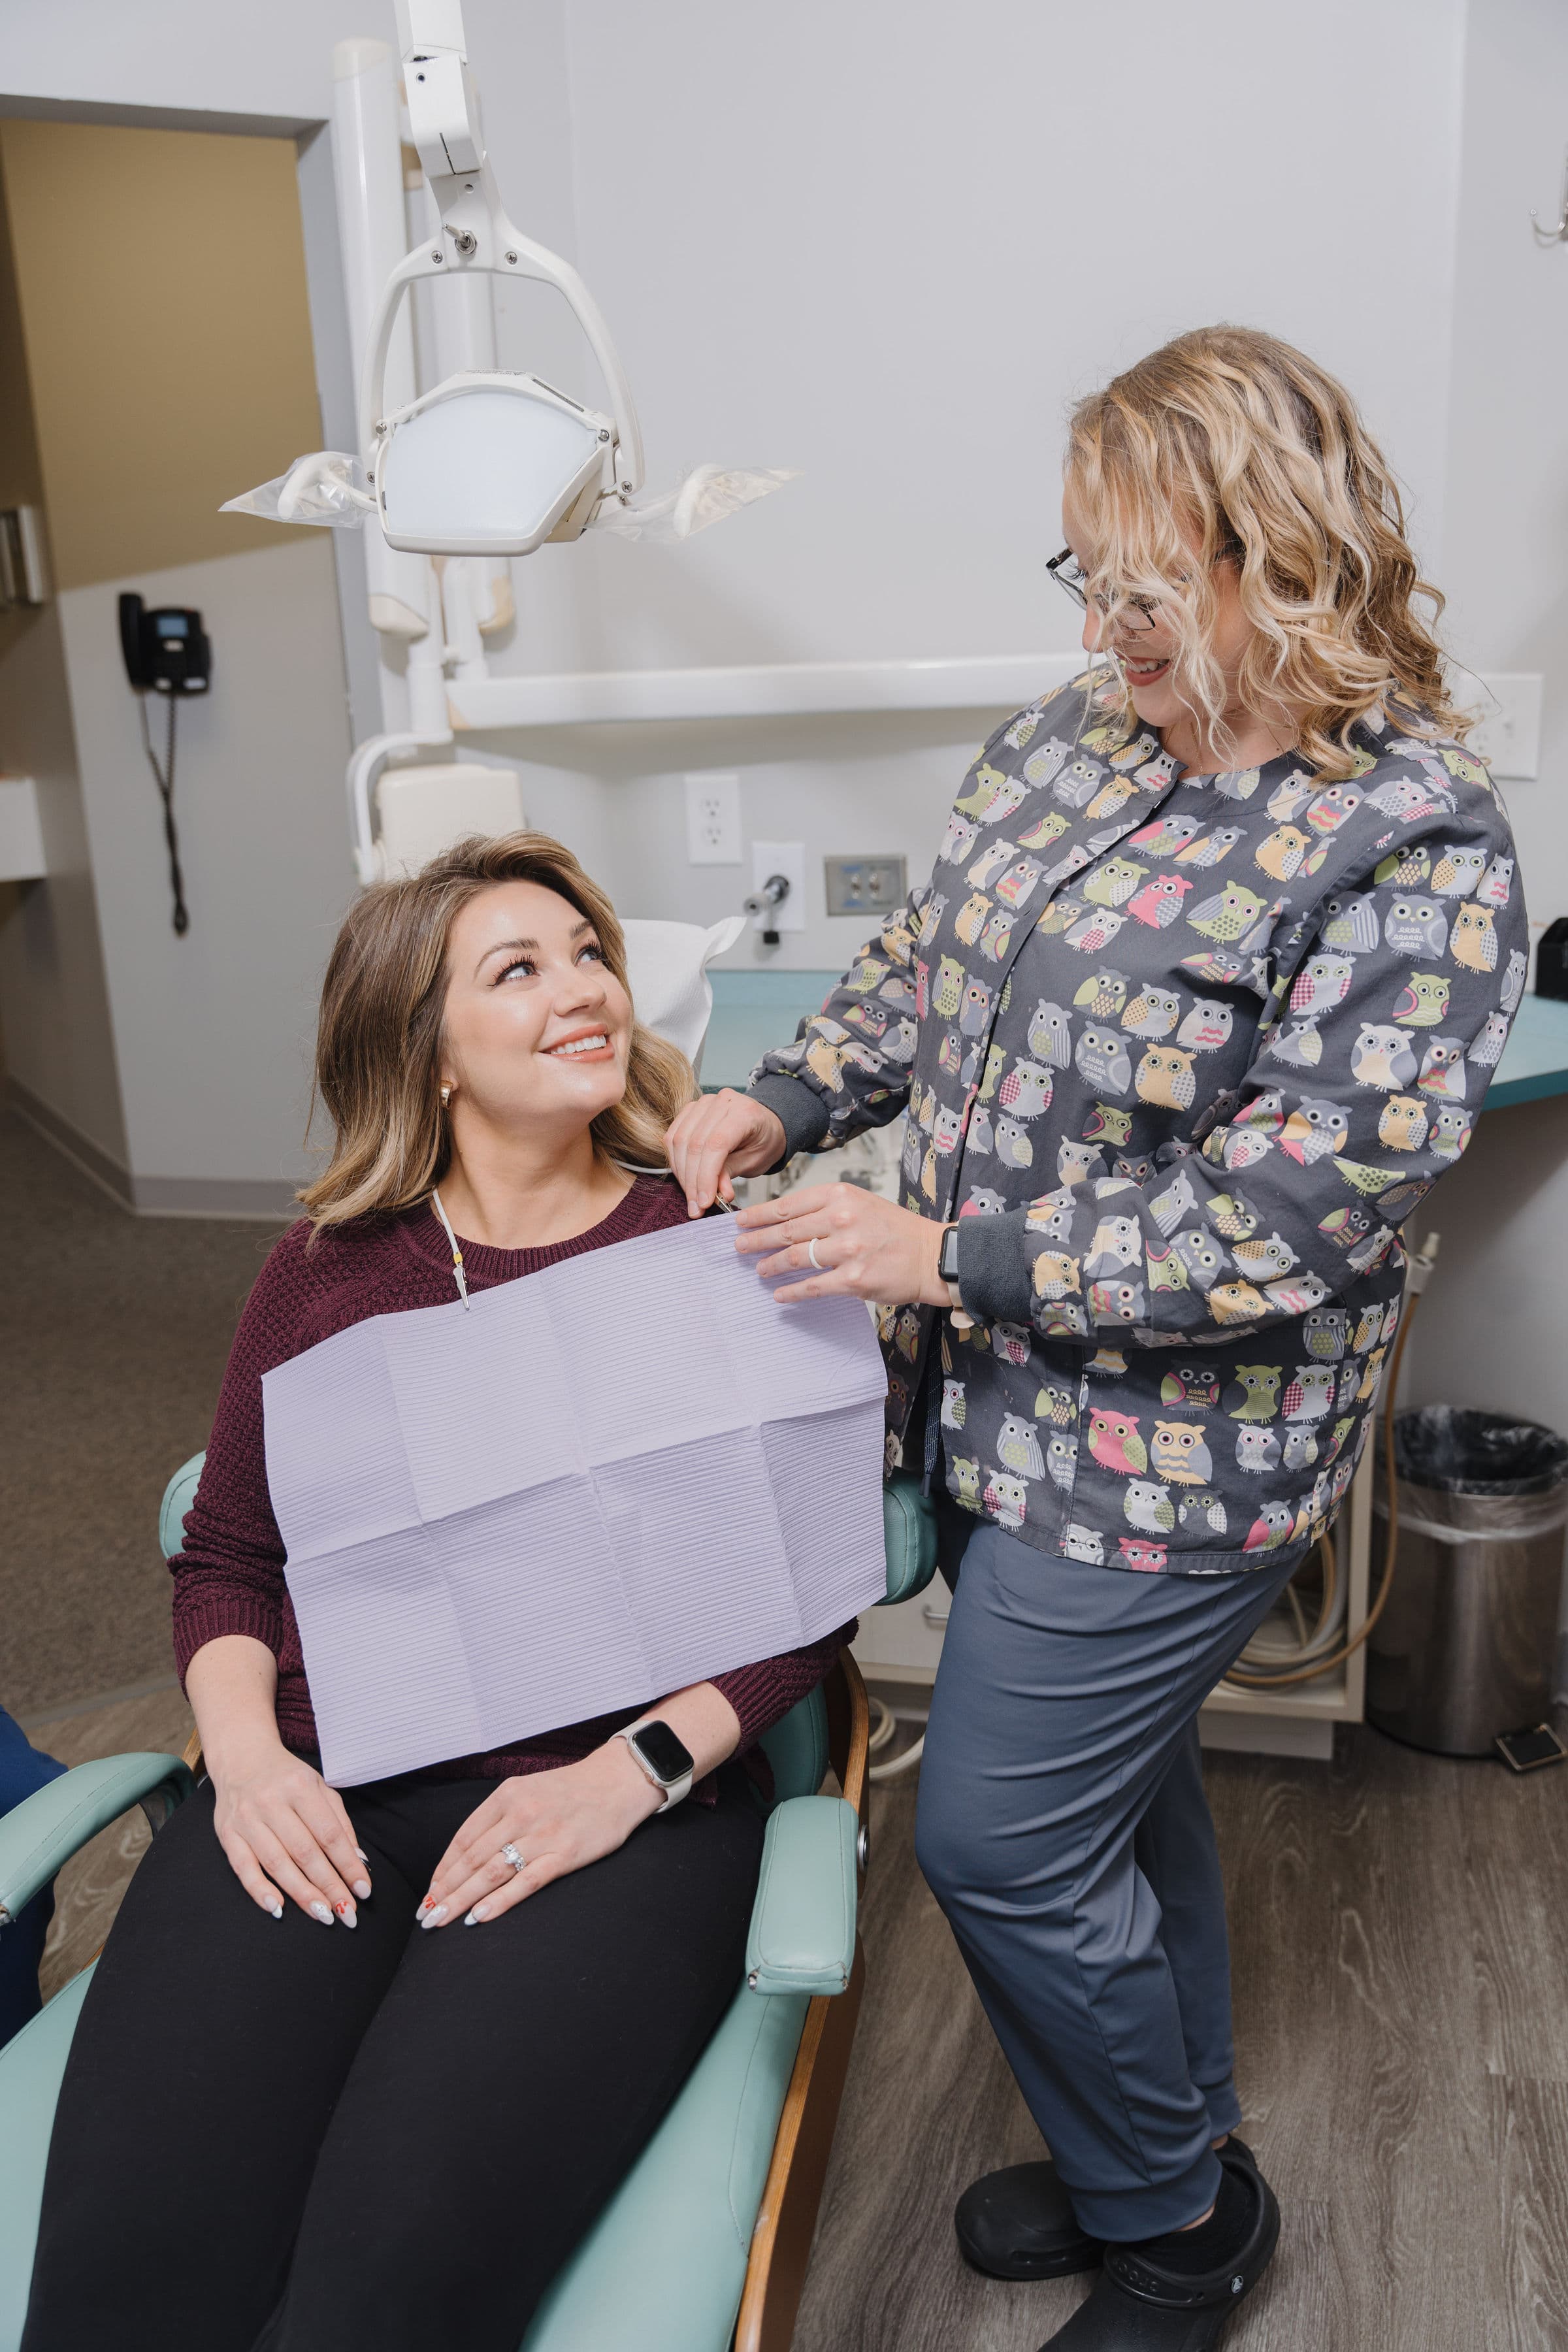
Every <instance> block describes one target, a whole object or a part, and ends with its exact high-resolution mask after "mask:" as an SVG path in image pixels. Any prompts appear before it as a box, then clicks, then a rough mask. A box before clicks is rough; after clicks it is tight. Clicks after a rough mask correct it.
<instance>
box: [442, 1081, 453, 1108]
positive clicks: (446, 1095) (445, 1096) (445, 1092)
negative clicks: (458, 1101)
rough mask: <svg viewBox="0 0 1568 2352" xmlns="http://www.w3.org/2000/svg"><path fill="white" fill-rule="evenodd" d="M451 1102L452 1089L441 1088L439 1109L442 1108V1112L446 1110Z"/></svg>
mask: <svg viewBox="0 0 1568 2352" xmlns="http://www.w3.org/2000/svg"><path fill="white" fill-rule="evenodd" d="M451 1100H452V1089H451V1087H442V1089H441V1108H442V1109H443V1110H446V1109H447V1108H448V1106H449V1105H450V1103H451Z"/></svg>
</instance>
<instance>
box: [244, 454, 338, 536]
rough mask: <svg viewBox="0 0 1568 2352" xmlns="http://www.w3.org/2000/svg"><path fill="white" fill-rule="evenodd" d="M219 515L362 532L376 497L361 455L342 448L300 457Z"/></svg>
mask: <svg viewBox="0 0 1568 2352" xmlns="http://www.w3.org/2000/svg"><path fill="white" fill-rule="evenodd" d="M218 512H219V514H251V515H260V516H261V517H262V519H263V520H264V521H267V522H296V523H298V522H309V523H320V524H321V525H322V526H323V527H324V528H325V529H327V530H360V529H361V528H362V526H363V522H364V519H365V517H366V516H367V515H371V514H374V512H375V499H374V497H373V496H372V494H371V489H370V485H369V483H368V482H367V481H366V479H365V471H364V467H363V466H362V465H361V464H360V461H359V459H358V458H357V457H350V456H349V455H348V454H347V453H346V452H345V451H344V450H342V449H316V450H312V452H311V454H310V456H309V457H296V458H295V460H294V463H293V464H292V465H291V466H290V467H289V471H288V472H287V473H286V474H277V475H275V476H274V477H273V478H272V480H271V481H269V482H262V483H260V484H259V485H258V488H255V489H254V490H245V491H242V492H241V494H240V496H239V497H238V498H237V499H225V500H224V503H223V504H222V506H221V507H219V509H218Z"/></svg>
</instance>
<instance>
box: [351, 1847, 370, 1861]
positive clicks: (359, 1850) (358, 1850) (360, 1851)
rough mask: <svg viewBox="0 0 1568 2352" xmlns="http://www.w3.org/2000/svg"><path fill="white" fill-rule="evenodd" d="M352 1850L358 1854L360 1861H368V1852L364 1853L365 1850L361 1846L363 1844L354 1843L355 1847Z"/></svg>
mask: <svg viewBox="0 0 1568 2352" xmlns="http://www.w3.org/2000/svg"><path fill="white" fill-rule="evenodd" d="M354 1852H355V1853H357V1854H358V1856H359V1858H360V1860H361V1861H362V1862H368V1861H369V1860H370V1856H369V1854H368V1853H366V1852H365V1850H364V1848H363V1845H356V1846H355V1848H354Z"/></svg>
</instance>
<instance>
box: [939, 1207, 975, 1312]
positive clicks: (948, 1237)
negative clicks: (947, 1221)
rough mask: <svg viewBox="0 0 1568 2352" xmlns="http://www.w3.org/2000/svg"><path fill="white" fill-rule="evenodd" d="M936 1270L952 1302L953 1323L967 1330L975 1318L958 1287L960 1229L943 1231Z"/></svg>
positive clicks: (954, 1227)
mask: <svg viewBox="0 0 1568 2352" xmlns="http://www.w3.org/2000/svg"><path fill="white" fill-rule="evenodd" d="M936 1270H937V1273H938V1275H939V1276H941V1278H942V1281H943V1282H945V1283H946V1285H947V1295H948V1297H949V1298H951V1299H952V1319H953V1321H954V1322H955V1323H956V1324H958V1325H959V1327H960V1328H961V1329H967V1328H968V1327H969V1326H970V1324H972V1323H973V1320H974V1318H973V1315H971V1314H969V1313H968V1312H967V1310H966V1308H965V1307H964V1304H963V1297H962V1296H961V1294H960V1291H959V1287H958V1227H957V1226H956V1225H949V1226H947V1227H946V1228H945V1230H944V1231H943V1234H942V1247H941V1249H940V1250H939V1251H938V1253H937V1261H936Z"/></svg>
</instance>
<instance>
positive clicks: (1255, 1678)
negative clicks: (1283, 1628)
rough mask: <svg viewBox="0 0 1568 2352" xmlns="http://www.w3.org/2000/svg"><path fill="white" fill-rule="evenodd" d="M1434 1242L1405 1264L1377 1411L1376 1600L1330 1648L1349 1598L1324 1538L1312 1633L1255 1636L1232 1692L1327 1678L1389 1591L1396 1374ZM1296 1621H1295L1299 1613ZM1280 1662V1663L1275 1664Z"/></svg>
mask: <svg viewBox="0 0 1568 2352" xmlns="http://www.w3.org/2000/svg"><path fill="white" fill-rule="evenodd" d="M1437 1240H1438V1237H1437V1235H1436V1234H1427V1236H1426V1241H1425V1242H1424V1243H1423V1244H1422V1246H1421V1254H1420V1255H1419V1256H1418V1257H1413V1258H1412V1259H1411V1261H1410V1276H1409V1283H1408V1286H1407V1288H1406V1291H1405V1313H1404V1315H1403V1316H1402V1317H1401V1318H1400V1324H1399V1333H1398V1337H1397V1338H1396V1339H1395V1340H1394V1357H1393V1360H1392V1362H1391V1363H1390V1364H1389V1367H1388V1373H1387V1402H1385V1403H1384V1408H1383V1462H1384V1474H1385V1475H1386V1478H1387V1481H1388V1539H1387V1542H1386V1544H1385V1545H1384V1555H1383V1575H1382V1578H1381V1579H1380V1580H1379V1583H1378V1588H1377V1599H1376V1600H1375V1601H1373V1604H1372V1607H1371V1608H1370V1609H1369V1610H1368V1611H1367V1613H1366V1617H1365V1620H1364V1622H1363V1624H1362V1627H1361V1630H1360V1631H1359V1633H1354V1634H1353V1635H1352V1637H1351V1639H1350V1640H1349V1641H1348V1642H1343V1643H1340V1645H1339V1647H1338V1648H1337V1649H1336V1648H1334V1647H1333V1646H1332V1644H1333V1640H1334V1636H1335V1634H1336V1633H1337V1632H1338V1629H1339V1626H1340V1624H1341V1622H1342V1620H1343V1617H1344V1615H1345V1610H1346V1603H1347V1601H1348V1598H1349V1596H1348V1594H1345V1593H1342V1591H1341V1590H1340V1572H1339V1557H1338V1553H1337V1551H1336V1549H1335V1546H1334V1544H1333V1541H1332V1539H1331V1538H1330V1537H1328V1536H1325V1537H1324V1538H1323V1539H1322V1541H1321V1543H1320V1544H1319V1546H1318V1558H1319V1559H1320V1560H1321V1563H1322V1574H1323V1597H1322V1601H1321V1603H1320V1606H1319V1610H1318V1622H1317V1623H1316V1625H1315V1626H1314V1627H1313V1629H1312V1632H1311V1633H1310V1634H1309V1635H1308V1637H1307V1639H1306V1640H1305V1641H1304V1642H1303V1643H1301V1644H1300V1647H1299V1648H1298V1649H1297V1650H1295V1651H1294V1652H1292V1651H1290V1650H1289V1649H1285V1650H1281V1649H1279V1647H1277V1646H1276V1645H1275V1644H1273V1643H1268V1642H1267V1641H1259V1640H1258V1639H1257V1638H1255V1639H1254V1640H1252V1641H1251V1642H1249V1643H1247V1647H1246V1649H1245V1650H1244V1651H1243V1652H1242V1654H1241V1656H1240V1658H1239V1660H1238V1661H1237V1664H1235V1665H1234V1666H1232V1668H1231V1669H1230V1672H1229V1673H1228V1674H1227V1675H1226V1676H1225V1678H1224V1679H1225V1682H1226V1685H1228V1686H1229V1687H1230V1688H1231V1689H1232V1690H1248V1691H1270V1690H1284V1689H1287V1688H1289V1685H1291V1684H1292V1683H1308V1682H1315V1681H1316V1680H1317V1678H1318V1676H1319V1675H1326V1674H1331V1673H1332V1672H1333V1670H1334V1668H1335V1667H1336V1666H1342V1665H1343V1664H1344V1663H1345V1661H1346V1659H1347V1658H1350V1657H1352V1656H1353V1655H1354V1654H1355V1653H1356V1651H1357V1650H1359V1649H1360V1648H1361V1645H1362V1643H1363V1642H1364V1641H1365V1640H1366V1639H1367V1636H1368V1635H1369V1634H1370V1633H1372V1631H1373V1627H1374V1626H1375V1625H1376V1623H1377V1621H1378V1619H1379V1618H1380V1617H1381V1616H1382V1614H1383V1612H1384V1609H1385V1608H1386V1606H1387V1605H1388V1596H1389V1594H1390V1592H1391V1591H1393V1589H1394V1556H1395V1553H1396V1552H1397V1550H1398V1547H1399V1476H1398V1472H1397V1470H1396V1469H1395V1466H1394V1400H1395V1398H1396V1397H1397V1396H1398V1393H1399V1370H1400V1366H1401V1365H1402V1364H1403V1362H1404V1360H1405V1341H1406V1340H1407V1339H1409V1337H1410V1329H1411V1326H1412V1325H1413V1324H1414V1322H1415V1309H1416V1307H1417V1306H1418V1305H1419V1303H1420V1298H1421V1293H1422V1292H1423V1291H1424V1290H1425V1289H1426V1282H1427V1278H1428V1276H1430V1274H1431V1272H1432V1268H1433V1267H1434V1265H1436V1262H1437ZM1288 1589H1289V1588H1288ZM1292 1598H1294V1596H1292ZM1295 1606H1296V1607H1297V1608H1298V1609H1299V1608H1300V1603H1299V1602H1296V1603H1295ZM1297 1622H1298V1623H1300V1622H1301V1621H1300V1615H1298V1619H1297ZM1324 1643H1327V1644H1328V1648H1327V1654H1324V1655H1321V1656H1319V1655H1315V1654H1314V1653H1315V1652H1316V1651H1317V1650H1318V1649H1319V1648H1320V1647H1321V1646H1322V1645H1323V1644H1324ZM1282 1660H1283V1661H1284V1662H1285V1663H1283V1664H1281V1663H1280V1661H1282Z"/></svg>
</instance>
